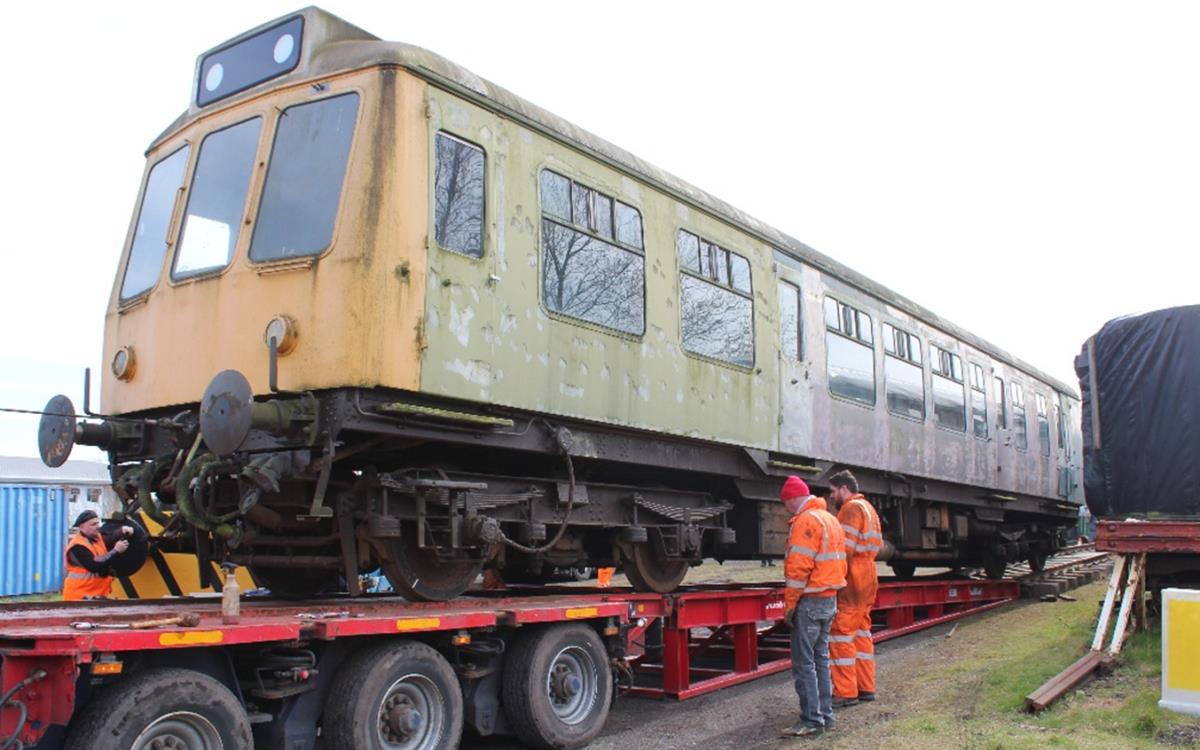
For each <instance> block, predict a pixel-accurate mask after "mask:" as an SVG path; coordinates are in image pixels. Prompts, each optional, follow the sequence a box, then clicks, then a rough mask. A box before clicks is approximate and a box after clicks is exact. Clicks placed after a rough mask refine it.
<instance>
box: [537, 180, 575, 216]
mask: <svg viewBox="0 0 1200 750" xmlns="http://www.w3.org/2000/svg"><path fill="white" fill-rule="evenodd" d="M542 213H544V214H547V215H549V216H553V217H555V218H557V219H562V220H563V221H570V220H571V181H570V180H568V179H567V178H566V177H563V176H562V175H560V174H556V173H554V172H551V171H550V170H549V169H543V170H542Z"/></svg>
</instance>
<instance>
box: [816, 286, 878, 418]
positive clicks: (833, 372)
mask: <svg viewBox="0 0 1200 750" xmlns="http://www.w3.org/2000/svg"><path fill="white" fill-rule="evenodd" d="M864 323H865V325H866V330H865V331H863V330H862V325H863V324H864ZM825 327H826V329H827V330H826V331H825V350H826V351H825V354H826V357H827V359H828V362H827V369H828V373H829V391H830V393H832V394H833V395H835V396H841V397H842V398H848V399H850V400H851V401H858V402H860V403H863V404H867V405H870V406H874V405H875V348H874V346H872V343H871V342H872V340H873V339H872V336H871V316H869V315H867V314H866V313H864V312H861V311H859V310H856V309H855V308H853V307H851V306H849V305H847V304H844V303H842V302H838V301H837V300H835V299H833V298H831V297H826V298H825Z"/></svg>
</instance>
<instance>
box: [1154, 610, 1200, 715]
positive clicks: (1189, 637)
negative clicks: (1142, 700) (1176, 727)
mask: <svg viewBox="0 0 1200 750" xmlns="http://www.w3.org/2000/svg"><path fill="white" fill-rule="evenodd" d="M1162 605H1163V627H1162V639H1163V640H1162V700H1160V701H1159V702H1158V705H1159V706H1161V707H1163V708H1167V709H1170V710H1172V711H1179V712H1182V713H1187V714H1192V715H1194V716H1200V639H1197V638H1196V634H1197V633H1200V591H1197V590H1195V589H1165V590H1164V591H1163V592H1162Z"/></svg>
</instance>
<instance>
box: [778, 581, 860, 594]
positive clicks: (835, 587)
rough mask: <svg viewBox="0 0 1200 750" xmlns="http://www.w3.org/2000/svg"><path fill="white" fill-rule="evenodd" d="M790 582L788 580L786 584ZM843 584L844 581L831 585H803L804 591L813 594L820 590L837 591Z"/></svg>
mask: <svg viewBox="0 0 1200 750" xmlns="http://www.w3.org/2000/svg"><path fill="white" fill-rule="evenodd" d="M791 584H792V582H791V581H788V585H789V586H790V585H791ZM845 585H846V584H844V583H839V584H835V585H833V586H805V587H804V593H806V594H815V593H817V592H820V591H837V590H838V589H840V588H842V587H843V586H845Z"/></svg>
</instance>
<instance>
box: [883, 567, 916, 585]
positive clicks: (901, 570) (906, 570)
mask: <svg viewBox="0 0 1200 750" xmlns="http://www.w3.org/2000/svg"><path fill="white" fill-rule="evenodd" d="M888 565H890V566H891V568H892V572H893V573H895V574H896V577H897V578H899V579H900V580H901V581H907V580H909V579H910V578H912V577H913V575H914V574H916V572H917V565H916V563H908V562H894V563H888Z"/></svg>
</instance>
